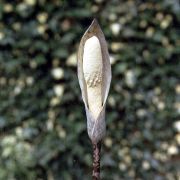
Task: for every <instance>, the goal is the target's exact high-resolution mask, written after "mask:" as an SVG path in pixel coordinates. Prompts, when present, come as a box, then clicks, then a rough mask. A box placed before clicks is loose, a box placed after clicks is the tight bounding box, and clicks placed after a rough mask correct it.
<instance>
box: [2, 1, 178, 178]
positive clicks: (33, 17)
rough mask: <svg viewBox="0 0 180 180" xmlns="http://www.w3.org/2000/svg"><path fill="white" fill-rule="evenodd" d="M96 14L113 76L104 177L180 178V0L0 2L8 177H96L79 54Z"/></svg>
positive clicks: (4, 163) (4, 147)
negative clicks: (80, 77)
mask: <svg viewBox="0 0 180 180" xmlns="http://www.w3.org/2000/svg"><path fill="white" fill-rule="evenodd" d="M94 17H96V18H97V19H98V21H99V23H100V24H101V27H102V29H103V31H104V33H105V36H106V39H107V42H108V46H109V52H110V56H111V63H112V73H113V79H112V84H111V90H110V95H109V98H108V103H107V120H106V121H107V136H106V138H105V139H104V142H103V144H104V145H103V147H102V163H101V166H102V179H103V180H111V179H112V180H120V179H127V180H130V179H137V180H150V179H153V180H166V179H167V180H176V179H178V178H179V177H180V174H179V172H180V169H178V167H180V161H179V160H180V156H179V155H178V153H179V149H178V148H179V145H180V119H179V117H178V116H179V114H180V82H179V78H180V73H179V72H180V2H179V0H171V1H170V0H159V1H155V0H149V1H143V0H137V1H135V0H127V1H126V0H121V1H118V0H109V1H105V0H95V1H85V0H78V1H70V0H69V1H68V0H52V1H48V0H23V1H20V0H1V1H0V154H1V156H0V180H25V179H26V180H34V179H35V180H36V179H37V180H40V179H43V180H46V179H47V180H76V179H86V180H88V179H91V170H92V169H91V168H92V167H91V166H92V154H91V153H92V149H91V148H92V147H91V143H90V140H89V139H88V136H87V132H86V119H85V112H84V106H83V103H82V100H81V94H80V88H79V85H78V81H77V74H76V52H77V48H78V44H79V42H80V39H81V37H82V35H83V33H84V32H85V30H86V29H87V27H88V26H89V25H90V23H91V21H92V20H93V18H94Z"/></svg>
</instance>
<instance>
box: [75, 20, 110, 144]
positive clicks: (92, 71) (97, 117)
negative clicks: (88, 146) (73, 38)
mask: <svg viewBox="0 0 180 180" xmlns="http://www.w3.org/2000/svg"><path fill="white" fill-rule="evenodd" d="M77 66H78V79H79V84H80V88H81V93H82V99H83V102H84V105H85V110H86V117H87V129H88V135H89V137H90V139H91V141H92V142H94V143H97V142H99V141H100V140H101V139H102V138H103V137H104V136H105V131H106V123H105V106H106V100H107V96H108V92H109V88H110V82H111V65H110V59H109V53H108V48H107V44H106V40H105V37H104V34H103V32H102V30H101V28H100V26H99V24H98V22H97V20H96V19H94V20H93V22H92V24H91V25H90V27H89V28H88V29H87V31H86V32H85V34H84V35H83V37H82V39H81V42H80V45H79V50H78V64H77Z"/></svg>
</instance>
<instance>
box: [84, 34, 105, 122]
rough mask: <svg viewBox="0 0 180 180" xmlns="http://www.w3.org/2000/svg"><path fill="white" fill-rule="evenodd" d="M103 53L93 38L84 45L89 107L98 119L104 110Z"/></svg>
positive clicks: (94, 37) (95, 38)
mask: <svg viewBox="0 0 180 180" xmlns="http://www.w3.org/2000/svg"><path fill="white" fill-rule="evenodd" d="M102 69H103V62H102V53H101V46H100V42H99V39H98V38H97V37H96V36H92V37H91V38H89V39H87V40H86V42H85V44H84V54H83V73H84V78H85V81H86V85H87V99H88V107H89V110H90V112H91V113H92V115H93V116H94V118H95V119H96V118H97V117H98V115H99V113H100V111H101V109H102V103H103V100H102Z"/></svg>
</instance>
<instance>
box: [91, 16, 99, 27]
mask: <svg viewBox="0 0 180 180" xmlns="http://www.w3.org/2000/svg"><path fill="white" fill-rule="evenodd" d="M92 25H94V26H95V25H99V23H98V21H97V19H96V18H94V19H93V21H92V23H91V26H92Z"/></svg>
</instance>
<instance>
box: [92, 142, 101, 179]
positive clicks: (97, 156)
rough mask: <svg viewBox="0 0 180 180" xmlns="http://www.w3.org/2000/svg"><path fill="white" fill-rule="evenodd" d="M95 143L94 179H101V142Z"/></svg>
mask: <svg viewBox="0 0 180 180" xmlns="http://www.w3.org/2000/svg"><path fill="white" fill-rule="evenodd" d="M92 145H93V174H92V177H93V180H100V153H101V142H98V143H92Z"/></svg>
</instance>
